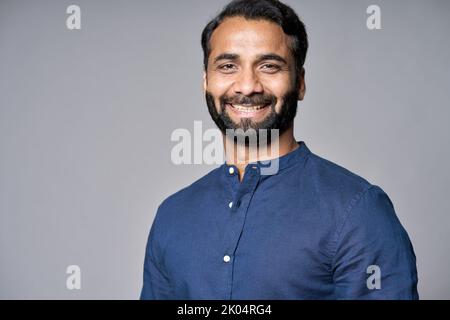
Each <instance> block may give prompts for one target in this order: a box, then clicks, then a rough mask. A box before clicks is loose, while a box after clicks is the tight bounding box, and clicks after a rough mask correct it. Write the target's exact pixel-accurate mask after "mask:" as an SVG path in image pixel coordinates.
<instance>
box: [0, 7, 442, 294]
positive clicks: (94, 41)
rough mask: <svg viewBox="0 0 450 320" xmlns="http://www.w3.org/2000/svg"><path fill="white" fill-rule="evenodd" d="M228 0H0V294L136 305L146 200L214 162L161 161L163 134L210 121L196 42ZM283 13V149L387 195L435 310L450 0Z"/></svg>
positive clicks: (167, 144) (151, 208)
mask: <svg viewBox="0 0 450 320" xmlns="http://www.w3.org/2000/svg"><path fill="white" fill-rule="evenodd" d="M225 3H226V1H211V0H196V1H166V0H165V1H106V0H105V1H100V0H96V1H80V0H79V1H76V2H72V1H17V0H14V1H12V0H11V1H4V0H1V2H0V49H1V50H0V152H1V158H0V298H8V299H9V298H13V299H16V298H20V299H23V298H24V299H29V298H38V299H48V298H61V299H79V298H85V299H94V298H99V299H106V298H112V299H135V298H137V297H138V295H139V291H140V289H141V278H142V263H143V258H144V249H145V244H146V240H147V234H148V231H149V228H150V225H151V222H152V220H153V217H154V214H155V211H156V208H157V206H158V204H159V203H160V202H161V201H162V200H163V199H164V198H165V197H166V196H168V195H170V194H172V193H173V192H175V191H177V190H179V189H180V188H181V187H184V186H186V185H188V184H190V183H191V182H193V181H194V180H195V179H197V178H199V177H200V176H202V175H203V174H205V173H206V172H208V171H209V170H211V169H213V168H214V166H208V165H191V166H188V165H181V166H176V165H174V164H172V162H171V160H170V151H171V149H172V147H173V146H174V145H175V144H176V143H175V142H171V141H170V135H171V133H172V131H173V130H174V129H176V128H187V129H189V130H190V131H191V132H192V131H193V124H194V120H203V121H204V122H203V127H204V129H206V128H212V127H214V125H213V123H212V121H211V120H210V118H209V114H208V113H207V109H206V105H205V103H204V99H203V95H202V90H201V76H202V52H201V47H200V44H199V39H200V33H201V30H202V28H203V27H204V25H205V24H206V22H207V21H208V20H209V19H210V18H212V17H213V15H214V14H215V13H217V12H218V10H219V9H220V8H221V7H222V6H223V5H224V4H225ZM286 3H288V4H290V5H291V6H292V7H293V8H294V9H295V10H296V11H297V13H298V14H299V15H300V16H301V17H302V18H303V20H304V22H305V24H306V26H307V29H308V32H309V36H310V43H311V47H310V51H309V53H308V57H307V62H306V80H307V94H306V98H305V100H304V102H303V103H301V104H300V107H299V113H298V117H297V119H296V138H297V139H298V140H304V141H306V142H307V144H308V146H309V147H310V149H311V150H312V151H313V152H315V153H317V154H319V155H321V156H323V157H325V158H327V159H329V160H331V161H334V162H336V163H338V164H340V165H342V166H344V167H346V168H348V169H350V170H352V171H353V172H355V173H357V174H359V175H361V176H363V177H365V178H367V179H368V180H369V181H370V182H372V183H374V184H377V185H380V186H381V187H382V188H383V189H384V190H385V191H386V192H387V193H388V194H389V196H390V197H391V199H392V201H393V203H394V206H395V209H396V211H397V214H398V216H399V218H400V220H401V221H402V223H403V225H404V226H405V228H406V229H407V230H408V232H409V235H410V237H411V240H412V242H413V245H414V248H415V251H416V255H417V259H418V271H419V293H420V295H421V298H424V299H430V298H437V299H442V298H445V299H449V298H450V280H449V269H450V255H449V244H448V241H449V239H448V233H449V230H450V216H449V212H450V210H449V209H450V202H449V194H448V185H449V182H450V173H449V169H448V168H449V167H448V166H449V163H450V153H449V148H448V146H449V145H450V143H449V137H450V129H449V126H448V125H447V124H448V121H449V116H450V111H449V108H448V107H449V103H448V102H449V100H450V90H449V89H450V88H449V84H450V72H449V58H450V47H449V42H448V31H449V30H450V28H449V27H450V19H449V16H450V2H449V1H446V0H441V1H438V0H434V1H425V0H422V1H410V0H408V1H406V0H403V1H398V0H396V1H393V0H392V1H382V0H371V1H361V0H352V1H351V0H345V1H344V0H342V1H334V0H333V1H331V0H329V1H323V0H322V1H294V0H289V1H286ZM70 4H77V5H79V6H80V7H81V10H82V16H81V19H82V25H81V26H82V29H81V30H74V31H71V30H68V29H67V28H66V24H65V22H66V18H67V16H68V15H67V14H66V8H67V6H69V5H70ZM370 4H378V5H380V7H381V12H382V16H381V17H382V28H383V29H382V30H375V31H370V30H368V29H367V27H366V18H367V14H366V8H367V7H368V6H369V5H370ZM70 264H77V265H79V266H80V267H81V270H82V289H81V290H78V291H77V290H73V291H69V290H67V289H66V286H65V283H66V277H67V275H66V273H65V271H66V267H67V266H68V265H70Z"/></svg>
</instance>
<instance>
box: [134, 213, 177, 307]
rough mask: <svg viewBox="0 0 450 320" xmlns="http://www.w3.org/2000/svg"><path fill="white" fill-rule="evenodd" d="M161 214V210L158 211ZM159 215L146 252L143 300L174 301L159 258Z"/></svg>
mask: <svg viewBox="0 0 450 320" xmlns="http://www.w3.org/2000/svg"><path fill="white" fill-rule="evenodd" d="M158 213H159V209H158ZM158 213H157V214H156V217H155V219H154V221H153V224H152V227H151V230H150V233H149V236H148V240H147V246H146V250H145V260H144V276H143V281H144V283H143V286H142V291H141V295H140V299H141V300H167V299H173V295H172V288H171V285H170V280H169V278H168V276H167V274H166V273H165V271H164V268H163V265H162V263H161V259H160V257H159V252H160V248H159V245H158V240H159V239H158V237H159V236H158V234H159V230H158V228H159V226H158Z"/></svg>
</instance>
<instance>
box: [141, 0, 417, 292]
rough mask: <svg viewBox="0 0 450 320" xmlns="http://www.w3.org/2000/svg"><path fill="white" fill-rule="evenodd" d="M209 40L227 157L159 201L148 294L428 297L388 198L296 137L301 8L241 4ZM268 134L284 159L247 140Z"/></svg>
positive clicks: (207, 85) (213, 99)
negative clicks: (270, 167) (270, 169)
mask: <svg viewBox="0 0 450 320" xmlns="http://www.w3.org/2000/svg"><path fill="white" fill-rule="evenodd" d="M202 47H203V51H204V91H205V97H206V103H207V106H208V110H209V113H210V114H211V116H212V118H213V120H214V122H215V123H216V125H217V126H218V127H219V129H220V130H221V131H222V133H223V136H224V147H225V153H226V154H227V160H226V162H225V163H224V164H223V165H222V166H220V167H219V168H217V169H215V170H212V171H211V172H210V173H209V174H207V175H206V176H204V177H202V178H201V179H199V180H198V181H196V182H194V183H193V184H191V185H190V186H188V187H186V188H184V189H182V190H181V191H179V192H177V193H175V194H173V195H172V196H170V197H168V198H167V199H166V200H164V201H163V202H162V204H161V205H160V206H159V208H158V212H157V214H156V217H155V220H154V222H153V225H152V228H151V230H150V234H149V238H148V243H147V248H146V256H145V262H144V285H143V288H142V292H141V298H142V299H417V298H418V294H417V273H416V261H415V256H414V252H413V248H412V246H411V243H410V240H409V238H408V235H407V233H406V231H405V230H404V229H403V227H402V225H401V224H400V222H399V220H398V218H397V216H396V214H395V211H394V208H393V205H392V203H391V201H390V199H389V197H388V196H387V195H386V193H385V192H383V190H382V189H381V188H380V187H378V186H376V185H372V184H371V183H369V182H368V181H367V180H365V179H363V178H362V177H359V176H358V175H356V174H354V173H352V172H350V171H348V170H347V169H344V168H342V167H340V166H338V165H337V164H334V163H332V162H330V161H328V160H325V159H323V158H321V157H319V156H317V155H315V154H314V153H312V152H311V151H310V149H309V148H308V147H307V146H306V144H305V142H303V141H296V139H295V138H294V133H293V125H294V117H295V115H296V111H297V102H298V101H299V100H302V99H303V97H304V95H305V71H304V69H303V65H304V62H305V57H306V52H307V48H308V41H307V35H306V31H305V27H304V25H303V23H302V22H301V21H300V20H299V18H298V17H297V15H296V14H295V12H294V11H293V10H292V9H291V8H289V7H288V6H286V5H285V4H283V3H281V2H279V1H275V0H246V1H245V0H244V1H243V0H240V1H233V2H231V3H230V4H229V5H228V6H227V7H225V8H224V10H223V11H222V12H221V13H220V14H219V15H218V16H217V17H216V18H214V19H213V20H212V21H211V22H209V23H208V24H207V26H206V27H205V29H204V30H203V33H202ZM230 130H232V132H235V134H234V135H231V136H230V135H229V134H228V133H229V132H230ZM262 130H272V131H271V132H276V133H277V134H269V135H268V139H267V140H268V142H269V145H274V144H276V145H277V150H276V155H277V156H276V157H274V153H270V154H268V153H267V150H264V152H261V151H262V150H261V148H263V146H262V144H256V145H255V144H251V143H248V142H249V141H250V138H251V137H252V135H253V136H256V140H257V141H258V142H260V141H261V140H262V139H261V137H262V135H261V132H263V131H262ZM242 132H244V133H246V132H250V133H251V134H249V135H248V136H246V137H245V138H249V139H248V141H247V139H244V142H245V143H242V141H241V142H239V139H236V138H237V137H238V136H239V135H240V134H241V133H242ZM266 149H267V148H266ZM234 151H236V152H234ZM230 154H232V156H229V155H230ZM262 160H264V161H262ZM275 161H276V163H277V170H276V172H275V173H274V174H270V175H268V174H263V171H264V170H263V169H264V167H265V166H266V165H267V162H270V163H271V162H275Z"/></svg>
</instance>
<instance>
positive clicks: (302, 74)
mask: <svg viewBox="0 0 450 320" xmlns="http://www.w3.org/2000/svg"><path fill="white" fill-rule="evenodd" d="M298 77H299V78H298V79H299V81H298V85H299V88H298V100H299V101H301V100H303V98H304V97H305V92H306V83H305V68H302V70H301V71H300V74H299V75H298Z"/></svg>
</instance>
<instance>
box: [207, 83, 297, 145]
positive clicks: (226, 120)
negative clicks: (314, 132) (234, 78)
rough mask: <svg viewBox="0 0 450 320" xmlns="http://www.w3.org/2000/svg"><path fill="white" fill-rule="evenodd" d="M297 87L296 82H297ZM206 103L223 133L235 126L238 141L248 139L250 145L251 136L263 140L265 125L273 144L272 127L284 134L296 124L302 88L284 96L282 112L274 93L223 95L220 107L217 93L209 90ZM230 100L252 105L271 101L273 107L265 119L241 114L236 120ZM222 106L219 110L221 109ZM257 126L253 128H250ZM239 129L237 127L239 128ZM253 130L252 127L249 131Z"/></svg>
mask: <svg viewBox="0 0 450 320" xmlns="http://www.w3.org/2000/svg"><path fill="white" fill-rule="evenodd" d="M295 87H296V86H295ZM205 98H206V104H207V105H208V111H209V114H210V115H211V118H212V119H213V121H214V123H215V124H216V125H217V127H218V128H219V129H220V131H221V132H222V133H223V134H226V132H227V129H231V130H233V131H234V132H235V135H234V140H235V142H239V141H245V144H246V145H248V140H247V137H248V138H249V140H251V136H252V135H256V137H255V139H256V142H257V143H258V144H259V141H260V138H261V134H260V129H265V130H263V131H265V132H266V139H267V143H268V144H269V145H270V143H271V140H272V137H271V136H272V135H271V132H272V131H271V130H278V137H279V136H281V135H282V134H283V133H284V132H286V130H287V129H289V127H290V126H291V124H292V121H293V120H294V118H295V115H296V114H297V101H298V90H293V89H291V90H290V91H288V92H287V93H286V94H285V95H284V96H283V97H282V98H281V107H280V112H279V113H278V112H276V110H275V106H276V104H277V100H278V99H277V98H276V97H275V96H274V95H270V94H254V95H251V96H243V95H236V96H233V97H228V96H226V95H222V96H220V97H219V104H220V105H219V108H217V107H216V103H215V101H214V96H213V95H212V94H211V93H209V92H208V91H206V92H205ZM226 104H250V105H268V104H269V106H268V108H270V111H269V114H268V115H266V117H265V118H264V119H263V120H261V121H253V120H252V119H250V118H241V119H240V121H239V122H235V121H233V120H232V119H231V117H230V116H229V115H228V113H227V111H226ZM218 109H219V110H220V112H218V111H217V110H218ZM237 129H241V130H242V131H243V132H247V134H246V135H245V137H244V138H243V139H239V136H240V135H241V134H242V131H241V130H237ZM249 129H253V130H249ZM236 130H237V131H236ZM247 130H249V131H247Z"/></svg>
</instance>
